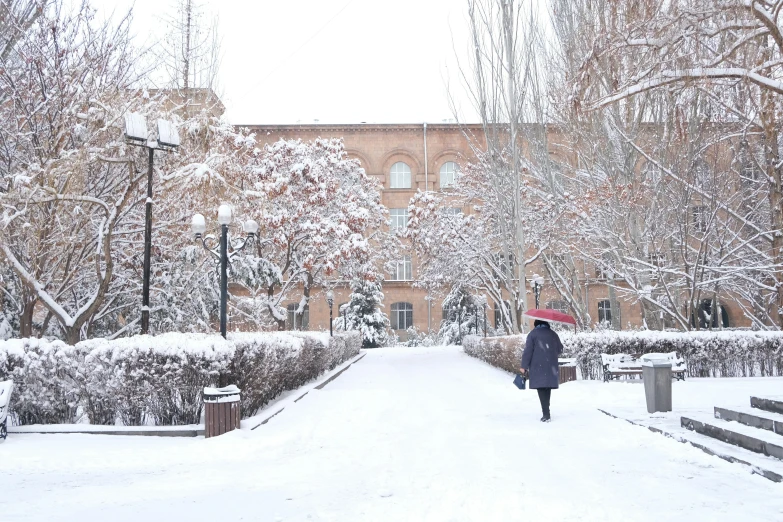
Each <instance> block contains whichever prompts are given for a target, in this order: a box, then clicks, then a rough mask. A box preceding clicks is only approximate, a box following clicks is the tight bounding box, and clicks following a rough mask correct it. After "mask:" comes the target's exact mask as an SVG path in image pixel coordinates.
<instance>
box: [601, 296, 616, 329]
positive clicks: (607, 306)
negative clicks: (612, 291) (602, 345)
mask: <svg viewBox="0 0 783 522" xmlns="http://www.w3.org/2000/svg"><path fill="white" fill-rule="evenodd" d="M607 312H609V314H608V317H607ZM612 312H613V310H612V301H611V300H609V299H599V300H598V323H599V324H608V325H611V324H612Z"/></svg>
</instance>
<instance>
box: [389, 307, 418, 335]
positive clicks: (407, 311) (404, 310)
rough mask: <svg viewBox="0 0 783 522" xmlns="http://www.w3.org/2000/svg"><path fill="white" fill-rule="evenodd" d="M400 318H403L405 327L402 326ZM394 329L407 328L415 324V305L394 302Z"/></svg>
mask: <svg viewBox="0 0 783 522" xmlns="http://www.w3.org/2000/svg"><path fill="white" fill-rule="evenodd" d="M400 318H403V321H402V322H403V325H404V328H400ZM389 319H390V322H391V327H392V330H407V329H408V328H410V327H411V326H413V305H412V304H411V303H404V302H400V303H392V305H391V317H390V318H389Z"/></svg>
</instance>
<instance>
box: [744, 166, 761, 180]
mask: <svg viewBox="0 0 783 522" xmlns="http://www.w3.org/2000/svg"><path fill="white" fill-rule="evenodd" d="M759 177H760V176H759V169H757V168H756V166H755V165H754V164H753V163H750V162H748V163H746V164H745V165H744V166H743V167H742V179H743V180H744V181H746V182H748V181H758V180H759Z"/></svg>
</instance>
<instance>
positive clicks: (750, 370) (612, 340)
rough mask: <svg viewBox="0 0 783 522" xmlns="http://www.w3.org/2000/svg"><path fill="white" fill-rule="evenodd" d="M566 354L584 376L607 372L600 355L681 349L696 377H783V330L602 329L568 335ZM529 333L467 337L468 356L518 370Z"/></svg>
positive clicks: (566, 335)
mask: <svg viewBox="0 0 783 522" xmlns="http://www.w3.org/2000/svg"><path fill="white" fill-rule="evenodd" d="M560 339H561V340H562V341H563V356H564V357H574V358H576V360H577V364H578V365H579V369H580V370H581V372H582V376H583V378H585V379H599V378H601V376H602V370H601V354H602V353H607V354H612V355H613V354H618V353H627V354H638V355H641V354H645V353H661V352H662V353H666V352H677V354H678V355H679V356H680V357H682V358H684V359H685V361H686V364H687V366H688V375H689V376H691V377H754V376H775V375H783V332H767V331H758V332H756V331H747V330H741V331H740V330H735V331H726V330H724V331H699V332H658V331H649V330H648V331H621V332H615V331H602V332H590V333H578V334H573V333H563V334H561V335H560ZM524 344H525V336H524V335H517V336H508V337H490V338H486V339H484V338H481V337H476V336H471V337H467V338H466V339H465V341H464V342H463V344H462V346H463V348H464V350H465V352H466V353H467V354H468V355H471V356H473V357H476V358H478V359H482V360H484V361H486V362H488V363H489V364H492V365H493V366H497V367H498V368H503V369H504V370H507V371H514V370H516V368H518V365H519V363H520V361H521V358H522V350H523V349H524Z"/></svg>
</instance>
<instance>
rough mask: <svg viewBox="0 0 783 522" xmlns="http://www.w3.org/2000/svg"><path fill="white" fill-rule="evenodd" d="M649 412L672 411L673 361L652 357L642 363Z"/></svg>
mask: <svg viewBox="0 0 783 522" xmlns="http://www.w3.org/2000/svg"><path fill="white" fill-rule="evenodd" d="M642 378H643V379H644V395H645V397H646V398H647V412H648V413H655V412H658V411H672V363H671V361H664V360H657V359H651V360H647V361H644V362H643V363H642Z"/></svg>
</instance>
